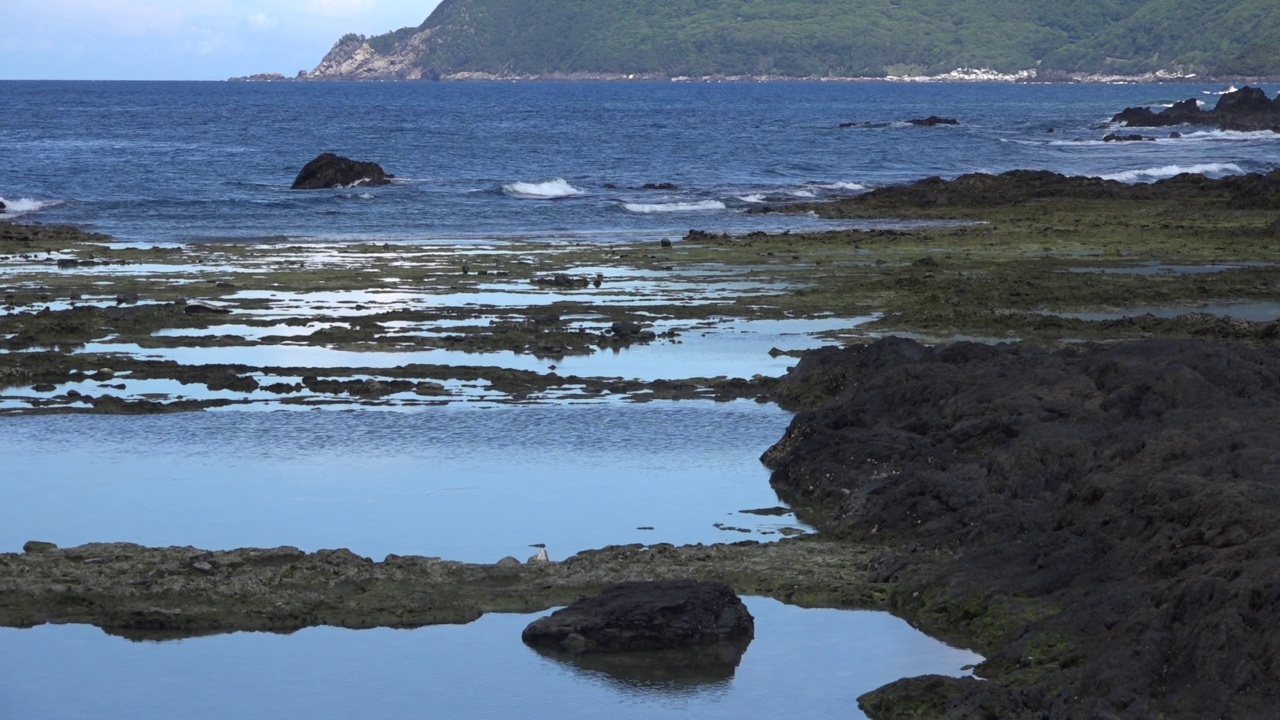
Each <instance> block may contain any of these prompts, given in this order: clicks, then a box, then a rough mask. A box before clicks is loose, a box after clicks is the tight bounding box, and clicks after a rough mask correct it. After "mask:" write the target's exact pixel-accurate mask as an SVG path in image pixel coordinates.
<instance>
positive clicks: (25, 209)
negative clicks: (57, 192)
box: [0, 197, 57, 216]
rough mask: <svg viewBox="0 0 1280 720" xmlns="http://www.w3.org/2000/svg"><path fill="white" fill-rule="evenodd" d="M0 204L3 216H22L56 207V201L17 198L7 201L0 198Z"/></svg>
mask: <svg viewBox="0 0 1280 720" xmlns="http://www.w3.org/2000/svg"><path fill="white" fill-rule="evenodd" d="M0 202H2V203H4V211H3V212H0V214H3V215H9V216H14V215H24V214H26V213H29V212H36V211H37V210H43V209H44V208H47V207H49V206H50V205H56V204H57V202H56V201H52V200H32V199H31V198H18V199H16V200H8V199H5V198H2V197H0Z"/></svg>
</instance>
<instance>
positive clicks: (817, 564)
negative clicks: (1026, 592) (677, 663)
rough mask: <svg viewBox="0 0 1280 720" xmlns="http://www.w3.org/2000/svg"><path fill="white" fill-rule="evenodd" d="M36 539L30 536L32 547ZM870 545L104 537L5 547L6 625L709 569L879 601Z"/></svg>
mask: <svg viewBox="0 0 1280 720" xmlns="http://www.w3.org/2000/svg"><path fill="white" fill-rule="evenodd" d="M29 545H31V544H29ZM869 557H870V551H869V550H868V549H867V548H863V547H857V546H853V545H847V544H836V543H827V542H818V541H813V540H811V539H792V540H786V541H781V542H777V543H770V544H760V543H756V542H751V541H747V542H741V543H734V544H731V545H710V546H702V545H689V546H681V547H675V546H672V545H652V546H640V545H628V546H616V547H609V548H604V549H602V550H593V551H588V552H582V553H579V554H577V555H574V556H572V557H569V558H567V559H565V560H563V561H561V562H530V563H527V564H522V563H520V562H518V561H516V560H514V559H509V560H506V561H503V562H498V563H494V564H487V565H486V564H470V563H460V562H452V561H448V560H441V559H440V558H429V557H419V556H395V555H390V556H388V557H387V558H386V559H384V560H383V561H381V562H375V561H373V560H371V559H369V558H363V557H360V556H357V555H355V554H354V553H351V552H349V551H347V550H321V551H318V552H314V553H304V552H303V551H301V550H298V549H297V548H289V547H282V548H271V549H241V550H232V551H216V552H211V551H206V550H200V549H197V548H191V547H171V548H146V547H141V546H138V545H131V544H127V543H98V544H91V545H83V546H80V547H75V548H66V549H56V548H53V549H50V548H41V547H35V546H31V551H30V552H25V553H17V554H0V625H5V626H10V627H26V626H32V625H38V624H42V623H47V622H58V623H72V622H74V623H90V624H93V625H97V626H98V627H101V628H103V629H104V630H106V631H107V632H110V633H113V634H117V635H123V636H125V637H131V638H136V639H163V638H179V637H190V636H194V635H205V634H212V633H220V632H234V631H238V630H261V631H270V632H290V631H293V630H298V629H301V628H305V627H311V626H315V625H334V626H339V627H348V628H369V627H417V626H422V625H432V624H442V623H466V622H470V621H472V620H474V619H476V618H478V617H480V616H481V615H482V614H483V613H487V612H521V613H528V612H536V611H539V610H545V609H547V608H550V607H553V606H555V605H566V604H568V603H570V602H573V601H575V600H577V599H579V598H580V597H583V596H584V595H590V594H594V593H597V592H599V591H600V590H602V589H604V588H605V587H607V586H609V585H613V584H616V583H619V582H628V581H635V580H673V579H681V578H687V577H698V578H703V579H710V580H720V581H722V582H725V583H728V584H730V585H731V586H733V587H734V588H735V589H736V590H738V591H739V592H742V593H747V594H753V595H766V596H769V597H773V598H777V599H779V600H783V601H786V602H791V603H796V604H800V605H805V606H811V607H819V606H820V607H858V608H865V607H876V606H880V605H882V604H883V594H882V589H881V588H878V587H876V586H874V585H872V584H870V583H868V582H867V581H866V573H865V566H866V562H867V559H868V558H869Z"/></svg>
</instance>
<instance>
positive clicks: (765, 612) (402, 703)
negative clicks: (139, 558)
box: [0, 597, 981, 720]
mask: <svg viewBox="0 0 1280 720" xmlns="http://www.w3.org/2000/svg"><path fill="white" fill-rule="evenodd" d="M745 601H746V603H747V605H748V607H749V608H750V610H751V612H752V614H753V615H754V616H755V618H756V638H755V640H754V641H753V642H752V643H751V646H750V647H749V648H748V649H747V652H746V654H744V655H743V656H742V659H741V661H740V663H739V665H738V667H737V669H736V671H735V672H734V673H733V674H732V676H730V677H721V678H717V679H708V680H707V681H706V682H701V683H697V682H689V681H687V680H679V679H671V678H659V677H653V678H648V679H643V678H634V677H632V678H627V679H621V678H618V677H615V676H610V675H607V674H604V673H602V672H599V671H594V670H583V669H579V668H577V667H575V666H571V665H566V664H562V663H560V662H559V661H556V660H552V659H547V658H544V657H541V656H539V655H538V654H537V653H535V652H534V651H532V650H530V649H528V648H526V647H525V646H524V645H523V644H521V642H520V631H521V630H522V629H523V628H524V626H525V625H526V624H528V623H529V622H531V621H532V620H533V619H534V618H535V617H537V616H538V615H541V614H542V613H538V614H534V615H486V616H484V617H482V618H480V619H479V620H477V621H475V622H473V623H471V624H468V625H463V626H433V627H426V628H420V629H417V630H389V629H378V630H364V631H353V630H342V629H337V628H311V629H308V630H303V631H300V632H297V633H294V634H292V635H287V636H285V635H271V634H264V633H238V634H234V635H220V636H213V637H203V638H193V639H190V640H182V641H176V642H174V641H170V642H162V643H155V642H143V643H135V642H130V641H128V640H123V639H120V638H116V637H111V636H108V635H106V634H104V633H102V632H101V631H100V630H97V629H96V628H92V627H88V626H80V625H61V626H50V625H45V626H41V627H37V628H33V629H29V630H14V629H0V648H3V649H4V652H3V653H0V715H3V716H4V717H13V718H24V720H46V719H48V720H54V719H57V720H79V719H82V718H105V717H111V718H130V719H131V720H150V719H152V718H156V719H160V718H164V719H166V720H167V719H169V718H179V717H180V718H187V719H188V720H201V719H203V718H211V719H212V718H217V719H219V720H221V719H222V718H246V719H247V718H281V717H291V718H304V717H305V718H313V719H314V718H428V717H429V718H466V719H468V720H485V719H488V718H493V719H495V720H496V719H502V720H507V719H508V718H523V719H528V720H540V719H547V720H550V719H551V718H556V719H559V718H609V719H610V720H626V719H629V718H636V719H641V718H644V719H648V718H665V717H687V718H698V719H708V718H734V719H735V720H737V719H740V718H764V717H796V718H863V717H865V716H864V715H863V714H862V713H861V712H860V711H859V710H858V707H857V703H856V698H857V697H858V696H859V695H861V694H862V693H865V692H867V691H869V690H872V689H874V688H876V687H879V686H881V685H884V684H885V683H888V682H891V681H893V680H895V679H897V678H900V677H904V676H909V675H918V674H923V673H931V674H945V675H952V676H959V675H964V674H967V671H965V670H962V668H964V667H967V666H968V665H970V664H972V663H976V662H978V661H980V660H981V658H980V657H979V656H977V655H975V654H974V653H971V652H969V651H966V650H959V649H956V648H952V647H948V646H947V645H945V644H943V643H941V642H938V641H936V640H933V639H930V638H929V637H927V636H925V635H923V634H921V633H919V632H918V631H916V630H914V629H912V628H911V627H910V626H909V625H908V624H907V623H905V622H903V621H902V620H899V619H897V618H895V617H893V616H892V615H889V614H887V613H880V612H857V611H839V610H808V609H802V608H797V607H794V606H789V605H784V604H782V603H780V602H778V601H776V600H770V599H766V598H755V597H752V598H745Z"/></svg>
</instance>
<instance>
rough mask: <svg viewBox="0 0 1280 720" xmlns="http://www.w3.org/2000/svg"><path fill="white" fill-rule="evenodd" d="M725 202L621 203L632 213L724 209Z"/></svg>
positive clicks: (624, 208)
mask: <svg viewBox="0 0 1280 720" xmlns="http://www.w3.org/2000/svg"><path fill="white" fill-rule="evenodd" d="M725 207H726V206H725V204H724V203H722V202H720V201H719V200H700V201H698V202H675V203H623V204H622V209H623V210H626V211H627V212H633V213H670V212H705V211H708V210H724V209H725Z"/></svg>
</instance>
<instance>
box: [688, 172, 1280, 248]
mask: <svg viewBox="0 0 1280 720" xmlns="http://www.w3.org/2000/svg"><path fill="white" fill-rule="evenodd" d="M1181 197H1185V198H1188V199H1203V198H1206V197H1217V198H1220V199H1222V200H1224V201H1225V202H1227V203H1228V204H1231V205H1234V206H1238V207H1250V208H1274V209H1280V170H1273V171H1271V172H1270V173H1268V174H1266V175H1259V174H1249V175H1228V176H1226V177H1223V178H1217V179H1212V178H1206V177H1204V176H1203V175H1197V174H1191V173H1184V174H1182V175H1176V176H1174V177H1171V178H1166V179H1164V180H1159V181H1156V182H1154V183H1137V184H1126V183H1122V182H1119V181H1117V180H1104V179H1102V178H1096V177H1070V176H1066V175H1059V174H1058V173H1054V172H1049V171H1047V170H1010V171H1009V172H1006V173H1001V174H999V175H989V174H986V173H970V174H968V175H961V176H960V177H958V178H955V179H954V180H944V179H943V178H940V177H928V178H924V179H923V180H918V181H916V182H914V183H911V184H909V185H888V186H885V187H882V188H876V189H875V190H872V191H870V192H867V193H863V194H861V195H855V196H852V197H848V198H842V199H841V200H840V201H839V202H838V203H835V204H831V205H827V206H824V207H825V208H826V209H827V213H826V214H827V215H828V216H830V217H843V216H844V214H848V215H850V216H856V217H861V216H865V215H866V214H868V213H875V212H885V211H886V210H892V209H895V208H899V207H902V206H908V207H916V208H942V207H946V208H956V209H958V210H963V209H966V208H975V207H993V206H1000V205H1007V204H1013V203H1024V202H1027V201H1029V200H1036V199H1039V198H1048V199H1079V200H1153V199H1161V200H1172V199H1177V198H1181ZM806 207H811V206H806ZM714 238H715V236H712V235H707V234H705V233H703V234H701V235H695V234H693V233H690V236H689V239H693V240H701V241H708V240H713V239H714Z"/></svg>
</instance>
